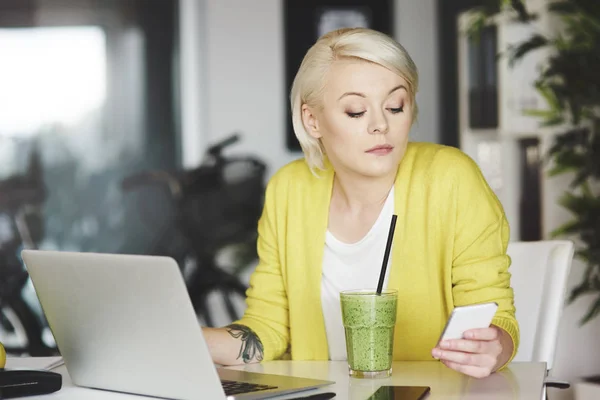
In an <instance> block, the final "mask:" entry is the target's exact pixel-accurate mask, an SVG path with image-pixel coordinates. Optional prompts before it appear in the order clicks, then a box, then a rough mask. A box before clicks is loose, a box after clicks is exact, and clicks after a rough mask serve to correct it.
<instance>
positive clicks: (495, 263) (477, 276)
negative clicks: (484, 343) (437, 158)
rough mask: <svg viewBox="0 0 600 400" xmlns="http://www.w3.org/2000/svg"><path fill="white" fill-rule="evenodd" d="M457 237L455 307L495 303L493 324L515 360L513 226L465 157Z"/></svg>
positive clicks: (459, 175) (458, 179)
mask: <svg viewBox="0 0 600 400" xmlns="http://www.w3.org/2000/svg"><path fill="white" fill-rule="evenodd" d="M452 169H453V170H454V172H453V175H455V178H454V179H453V185H454V190H455V201H456V205H455V209H456V220H455V236H454V251H453V264H452V287H453V289H452V294H453V298H454V305H455V306H462V305H467V304H474V303H485V302H496V303H498V311H497V312H496V316H495V317H494V319H493V322H492V324H494V325H496V326H498V327H500V328H502V329H504V330H505V331H506V332H507V333H508V334H509V335H510V337H511V338H512V341H513V347H514V350H513V353H512V355H511V357H510V359H509V362H510V361H511V360H512V359H513V358H514V356H515V354H516V352H517V349H518V346H519V324H518V322H517V320H516V318H515V306H514V292H513V289H512V288H511V285H510V278H511V274H510V272H509V267H510V263H511V260H510V257H509V256H508V255H507V247H508V241H509V235H510V232H509V226H508V222H507V219H506V216H505V213H504V210H503V208H502V205H501V204H500V201H499V200H498V198H497V197H496V195H495V194H494V192H493V191H492V189H491V188H490V187H489V185H488V184H487V182H486V180H485V178H484V177H483V175H482V173H481V171H480V169H479V167H478V166H477V164H475V162H474V161H473V160H472V159H471V158H469V157H468V156H467V155H465V154H464V153H463V154H462V155H461V156H458V157H456V159H455V160H454V165H453V168H452Z"/></svg>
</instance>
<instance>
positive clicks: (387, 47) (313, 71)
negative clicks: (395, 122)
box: [290, 28, 419, 173]
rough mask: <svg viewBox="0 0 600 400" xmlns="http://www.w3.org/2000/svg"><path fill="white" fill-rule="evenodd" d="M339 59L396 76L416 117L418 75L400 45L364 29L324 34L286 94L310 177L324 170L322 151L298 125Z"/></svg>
mask: <svg viewBox="0 0 600 400" xmlns="http://www.w3.org/2000/svg"><path fill="white" fill-rule="evenodd" d="M341 59H358V60H363V61H368V62H372V63H375V64H378V65H381V66H382V67H385V68H387V69H389V70H390V71H392V72H395V73H396V74H398V75H400V76H401V77H402V78H404V80H406V83H407V84H408V88H407V89H408V93H409V96H410V100H411V103H412V104H413V120H415V119H416V117H417V114H418V110H417V104H416V101H415V97H416V94H417V91H418V85H419V83H418V80H419V78H418V71H417V67H416V65H415V63H414V62H413V60H412V58H411V57H410V55H409V54H408V52H407V51H406V50H405V49H404V47H402V45H400V44H399V43H398V42H396V41H395V40H394V39H392V38H391V37H389V36H388V35H386V34H383V33H381V32H378V31H375V30H372V29H366V28H343V29H338V30H335V31H331V32H329V33H326V34H325V35H323V36H321V37H320V38H319V40H317V42H316V43H315V44H314V45H313V46H312V47H311V48H310V49H309V50H308V52H307V53H306V55H305V56H304V59H303V60H302V64H301V65H300V68H299V69H298V72H297V74H296V77H295V78H294V82H293V84H292V90H291V93H290V102H291V107H292V125H293V127H294V133H295V134H296V138H298V141H299V142H300V146H301V147H302V151H303V152H304V157H305V159H306V162H307V163H308V166H309V167H310V169H311V171H313V173H314V172H315V169H316V168H318V169H321V170H323V169H324V168H325V160H324V157H325V149H324V148H323V146H322V144H321V141H320V140H318V139H315V138H314V137H312V136H311V135H310V134H309V133H308V132H307V131H306V128H305V126H304V123H303V121H302V106H303V105H304V104H307V105H308V106H309V107H317V106H319V105H320V101H321V99H322V95H323V90H324V87H325V77H326V75H327V72H328V70H329V68H330V67H331V65H332V64H333V62H334V61H336V60H341Z"/></svg>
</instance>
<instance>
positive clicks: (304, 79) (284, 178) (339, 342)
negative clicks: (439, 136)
mask: <svg viewBox="0 0 600 400" xmlns="http://www.w3.org/2000/svg"><path fill="white" fill-rule="evenodd" d="M417 87H418V77H417V69H416V67H415V65H414V63H413V61H412V60H411V58H410V56H409V55H408V54H407V52H406V51H405V50H404V49H403V48H402V47H401V46H400V45H399V44H398V43H396V42H395V41H394V40H392V39H391V38H390V37H388V36H386V35H384V34H382V33H379V32H376V31H373V30H368V29H342V30H338V31H334V32H331V33H329V34H326V35H324V36H323V37H321V38H320V39H319V40H318V41H317V43H316V44H315V45H314V46H313V47H312V48H311V49H310V50H309V51H308V53H307V54H306V56H305V58H304V60H303V62H302V65H301V66H300V69H299V71H298V73H297V75H296V78H295V80H294V84H293V87H292V91H291V101H292V108H293V125H294V130H295V133H296V136H297V138H298V140H299V142H300V144H301V146H302V149H303V151H304V154H305V158H304V159H302V160H298V161H295V162H292V163H291V164H289V165H287V166H285V167H283V168H282V169H281V170H279V171H278V172H277V173H276V174H275V175H274V176H273V178H272V179H271V180H270V182H269V184H268V186H267V191H266V198H265V207H264V212H263V215H262V217H261V219H260V222H259V226H258V232H259V239H258V255H259V258H260V262H259V265H258V266H257V268H256V271H255V272H254V273H253V275H252V277H251V280H250V289H249V290H248V293H247V295H248V297H247V305H248V307H247V310H246V312H245V315H244V316H243V318H242V319H241V320H240V321H237V322H236V323H235V324H232V325H230V326H228V327H225V328H220V329H211V328H205V329H204V334H205V336H206V340H207V342H208V345H209V348H210V351H211V354H212V357H213V360H214V361H215V362H216V363H219V364H225V365H231V364H238V363H242V362H244V363H248V362H259V361H262V360H272V359H276V358H282V357H286V356H291V358H292V359H304V360H327V359H332V360H337V359H345V357H346V350H345V343H344V339H343V338H344V333H343V327H342V320H341V315H340V305H339V292H340V291H342V290H345V289H357V288H373V287H375V286H377V281H378V277H379V270H380V268H381V266H380V263H381V260H382V258H383V253H384V248H385V244H386V236H387V232H388V229H389V223H390V220H391V217H392V215H393V214H397V216H398V220H397V224H396V230H395V236H394V245H393V249H392V252H391V258H390V261H389V264H388V276H387V277H386V287H388V288H393V289H397V290H398V304H399V306H398V314H397V323H396V330H395V339H394V341H395V345H394V354H393V356H394V359H395V360H431V357H432V356H433V357H434V358H437V359H439V360H441V361H442V362H443V363H444V364H445V365H447V366H448V367H450V368H452V369H455V370H457V371H460V372H462V373H465V374H468V375H471V376H474V377H484V376H487V375H489V374H490V373H492V372H493V371H496V370H498V369H500V368H502V367H503V366H504V365H506V364H507V363H508V362H509V361H510V360H511V359H512V357H513V356H514V354H515V352H516V349H517V346H518V340H519V328H518V324H517V321H516V320H515V308H514V304H513V291H512V289H511V287H510V274H509V272H508V268H509V264H510V259H509V257H508V256H507V255H506V248H507V245H508V239H509V228H508V224H507V221H506V218H505V215H504V212H503V209H502V206H501V204H500V203H499V201H498V200H497V198H496V197H495V195H494V194H493V192H492V191H491V189H490V188H489V186H488V185H487V183H486V182H485V180H484V178H483V176H482V175H481V173H480V171H479V169H478V168H477V166H476V164H475V163H474V162H473V161H472V160H471V159H470V158H468V157H467V156H466V155H464V154H463V153H462V152H460V151H459V150H457V149H455V148H450V147H445V146H441V145H436V144H426V143H409V140H408V138H409V131H410V129H411V127H412V125H413V122H414V121H415V119H416V116H417V105H416V102H415V95H416V92H417ZM488 301H495V302H497V303H498V304H499V309H498V312H497V314H496V317H495V318H494V321H493V325H492V326H491V327H490V328H488V329H481V330H475V331H471V332H468V335H466V338H465V339H463V340H454V341H450V342H449V343H444V344H442V345H440V347H436V342H437V339H438V337H439V335H440V333H441V331H442V330H443V327H444V325H445V323H446V320H447V318H448V316H449V314H450V312H451V311H452V309H453V308H454V307H455V306H461V305H466V304H473V303H482V302H488ZM286 353H287V354H286Z"/></svg>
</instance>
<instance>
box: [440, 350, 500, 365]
mask: <svg viewBox="0 0 600 400" xmlns="http://www.w3.org/2000/svg"><path fill="white" fill-rule="evenodd" d="M432 355H433V357H435V358H437V359H438V360H442V361H444V360H445V361H452V362H455V363H458V364H462V365H472V366H477V367H489V368H492V367H493V366H494V365H496V357H494V356H492V355H491V354H477V353H464V352H461V351H452V350H442V349H439V348H435V349H433V352H432Z"/></svg>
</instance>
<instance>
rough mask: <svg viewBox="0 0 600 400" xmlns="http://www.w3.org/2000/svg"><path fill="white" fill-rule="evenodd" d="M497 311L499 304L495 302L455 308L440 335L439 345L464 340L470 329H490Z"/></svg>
mask: <svg viewBox="0 0 600 400" xmlns="http://www.w3.org/2000/svg"><path fill="white" fill-rule="evenodd" d="M497 310H498V304H497V303H494V302H492V303H482V304H472V305H468V306H460V307H455V308H454V310H452V314H450V317H449V318H448V322H446V326H445V327H444V330H443V331H442V334H441V335H440V339H439V340H438V345H439V343H440V342H441V341H442V340H449V339H462V338H463V335H464V333H465V332H466V331H468V330H470V329H479V328H489V326H490V325H491V324H492V319H493V318H494V316H495V315H496V311H497Z"/></svg>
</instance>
